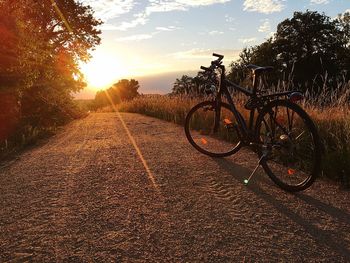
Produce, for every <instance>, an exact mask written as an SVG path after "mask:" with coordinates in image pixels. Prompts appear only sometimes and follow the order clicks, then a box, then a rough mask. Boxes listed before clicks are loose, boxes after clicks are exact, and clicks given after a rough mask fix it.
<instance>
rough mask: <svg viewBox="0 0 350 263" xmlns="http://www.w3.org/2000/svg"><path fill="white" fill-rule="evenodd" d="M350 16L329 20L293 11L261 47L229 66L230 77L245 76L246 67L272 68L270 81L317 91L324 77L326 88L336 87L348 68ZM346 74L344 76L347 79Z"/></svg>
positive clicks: (243, 55) (246, 50)
mask: <svg viewBox="0 0 350 263" xmlns="http://www.w3.org/2000/svg"><path fill="white" fill-rule="evenodd" d="M349 54H350V49H349V15H348V14H344V15H342V16H339V18H338V19H333V20H332V19H331V18H330V17H328V16H326V15H325V14H320V13H318V12H313V11H306V12H304V13H302V12H295V13H294V15H293V17H292V18H291V19H286V20H284V21H282V22H281V23H280V24H278V26H277V32H276V34H275V35H274V37H272V38H270V39H268V40H267V41H265V42H264V43H262V44H261V45H258V46H255V47H250V48H246V49H244V50H243V52H242V53H241V54H240V59H239V60H238V61H237V62H234V63H232V64H231V72H230V78H231V79H233V80H234V81H237V79H238V77H241V76H244V72H243V68H244V66H245V64H248V63H252V64H258V65H262V66H265V65H270V66H274V67H275V73H274V75H272V80H273V81H274V82H277V81H278V80H280V79H282V80H287V79H288V78H289V77H290V76H292V77H293V82H294V84H295V85H296V86H298V87H300V88H302V89H311V88H313V89H314V91H315V92H319V91H320V89H321V88H322V87H323V82H324V81H325V79H324V76H327V86H329V87H333V88H336V86H337V81H339V79H340V78H343V77H344V75H342V73H343V71H344V70H347V69H348V68H349V67H350V60H349V56H350V55H349ZM349 77H350V76H349V73H347V75H345V78H346V80H348V79H349Z"/></svg>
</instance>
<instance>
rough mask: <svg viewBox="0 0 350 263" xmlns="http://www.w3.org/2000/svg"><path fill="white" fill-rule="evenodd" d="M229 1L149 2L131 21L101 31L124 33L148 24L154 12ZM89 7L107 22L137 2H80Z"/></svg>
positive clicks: (154, 0)
mask: <svg viewBox="0 0 350 263" xmlns="http://www.w3.org/2000/svg"><path fill="white" fill-rule="evenodd" d="M229 1H231V0H149V4H148V6H146V8H145V10H143V11H142V12H140V13H138V14H135V15H134V19H133V20H131V21H128V22H126V21H124V22H122V23H121V24H120V25H110V24H109V25H108V26H107V27H105V28H103V27H102V29H103V30H120V31H126V30H128V29H130V28H134V27H136V26H139V25H144V24H146V23H147V22H148V20H149V18H148V17H149V16H150V15H151V14H152V13H156V12H170V11H187V10H188V9H189V8H190V7H199V6H209V5H213V4H222V3H226V2H229ZM82 2H83V3H84V4H88V5H90V6H91V7H92V8H93V9H94V10H95V12H96V16H97V17H98V18H100V19H101V20H103V21H108V20H110V19H112V18H116V17H118V16H120V15H122V14H126V13H129V12H130V11H131V10H132V9H133V8H134V6H135V5H136V4H137V2H138V1H136V0H82Z"/></svg>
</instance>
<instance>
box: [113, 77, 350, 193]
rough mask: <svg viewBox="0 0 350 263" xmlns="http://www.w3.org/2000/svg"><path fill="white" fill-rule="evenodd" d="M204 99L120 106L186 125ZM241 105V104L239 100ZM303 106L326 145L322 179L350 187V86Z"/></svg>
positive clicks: (152, 99) (146, 100)
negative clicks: (193, 108) (188, 117)
mask: <svg viewBox="0 0 350 263" xmlns="http://www.w3.org/2000/svg"><path fill="white" fill-rule="evenodd" d="M203 100H204V99H203V98H190V97H186V96H161V95H154V96H140V97H138V98H135V99H134V100H132V101H128V102H124V103H122V104H120V105H119V110H120V111H125V112H133V113H140V114H144V115H148V116H151V117H155V118H159V119H163V120H166V121H170V122H173V123H176V124H179V125H183V124H184V120H185V118H186V114H187V113H188V112H189V110H190V109H191V108H192V107H193V106H194V105H195V104H197V103H199V102H201V101H203ZM236 101H237V100H236ZM243 105H244V100H243V99H242V97H239V98H238V105H237V106H238V108H239V110H240V111H242V112H243V114H242V115H243V116H244V117H245V118H247V117H248V111H246V110H244V107H243ZM302 106H303V107H304V109H305V110H306V111H307V112H308V113H309V115H310V116H311V118H312V119H313V121H314V122H315V124H316V126H317V128H318V130H319V133H320V137H321V140H322V144H323V161H322V164H320V165H322V175H323V176H324V177H328V178H331V179H333V180H336V181H339V182H341V184H342V185H343V186H345V187H349V181H350V82H349V83H345V84H343V85H342V86H341V87H340V88H339V89H338V91H337V92H326V91H325V92H323V93H322V94H321V95H319V96H312V95H311V94H306V100H305V101H304V102H302Z"/></svg>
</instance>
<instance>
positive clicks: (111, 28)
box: [100, 23, 118, 31]
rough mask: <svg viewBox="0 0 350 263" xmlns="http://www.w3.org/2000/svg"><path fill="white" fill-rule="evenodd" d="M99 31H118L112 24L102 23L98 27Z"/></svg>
mask: <svg viewBox="0 0 350 263" xmlns="http://www.w3.org/2000/svg"><path fill="white" fill-rule="evenodd" d="M100 29H101V30H104V31H109V30H118V27H117V26H115V25H112V24H108V23H103V24H102V25H101V26H100Z"/></svg>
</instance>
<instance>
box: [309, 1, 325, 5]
mask: <svg viewBox="0 0 350 263" xmlns="http://www.w3.org/2000/svg"><path fill="white" fill-rule="evenodd" d="M328 3H329V0H311V1H310V4H314V5H325V4H328Z"/></svg>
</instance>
